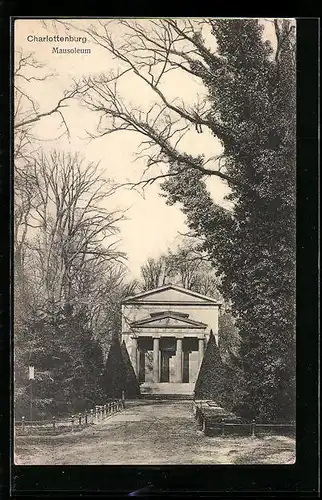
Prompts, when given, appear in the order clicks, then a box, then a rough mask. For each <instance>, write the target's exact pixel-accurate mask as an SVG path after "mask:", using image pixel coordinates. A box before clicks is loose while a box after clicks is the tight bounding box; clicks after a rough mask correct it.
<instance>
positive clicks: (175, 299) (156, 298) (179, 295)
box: [124, 285, 220, 305]
mask: <svg viewBox="0 0 322 500" xmlns="http://www.w3.org/2000/svg"><path fill="white" fill-rule="evenodd" d="M173 303H178V304H196V305H197V304H217V305H220V302H219V301H218V300H216V299H213V298H212V297H207V296H206V295H201V294H200V293H197V292H193V291H192V290H187V289H186V288H181V287H178V286H176V285H164V286H161V287H159V288H155V289H153V290H148V291H146V292H142V293H139V294H137V295H133V296H131V297H128V298H127V299H126V300H125V301H124V304H173Z"/></svg>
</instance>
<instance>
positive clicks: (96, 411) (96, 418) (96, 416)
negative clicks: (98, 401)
mask: <svg viewBox="0 0 322 500" xmlns="http://www.w3.org/2000/svg"><path fill="white" fill-rule="evenodd" d="M95 420H96V422H98V408H97V406H95Z"/></svg>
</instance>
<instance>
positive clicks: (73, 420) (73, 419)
mask: <svg viewBox="0 0 322 500" xmlns="http://www.w3.org/2000/svg"><path fill="white" fill-rule="evenodd" d="M71 421H72V428H74V424H75V415H72V417H71Z"/></svg>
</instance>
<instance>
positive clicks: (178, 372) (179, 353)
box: [177, 339, 182, 382]
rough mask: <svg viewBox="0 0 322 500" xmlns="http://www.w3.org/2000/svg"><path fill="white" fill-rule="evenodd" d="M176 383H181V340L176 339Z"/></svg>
mask: <svg viewBox="0 0 322 500" xmlns="http://www.w3.org/2000/svg"><path fill="white" fill-rule="evenodd" d="M177 382H182V339H177Z"/></svg>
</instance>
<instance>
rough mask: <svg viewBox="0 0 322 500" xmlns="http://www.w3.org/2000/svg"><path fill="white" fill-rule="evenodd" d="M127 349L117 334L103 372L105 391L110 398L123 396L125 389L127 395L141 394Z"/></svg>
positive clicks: (113, 339)
mask: <svg viewBox="0 0 322 500" xmlns="http://www.w3.org/2000/svg"><path fill="white" fill-rule="evenodd" d="M125 351H126V347H125V346H123V347H122V346H121V344H120V341H119V337H118V335H116V334H115V335H114V336H113V338H112V343H111V347H110V350H109V353H108V356H107V359H106V365H105V371H104V374H103V385H104V392H105V395H106V396H107V397H108V398H121V397H122V392H123V391H124V393H125V397H136V396H138V394H139V387H138V382H137V379H136V376H135V373H134V371H133V368H132V365H131V367H130V364H131V362H130V360H129V358H128V355H127V353H126V352H125ZM131 368H132V369H131Z"/></svg>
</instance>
